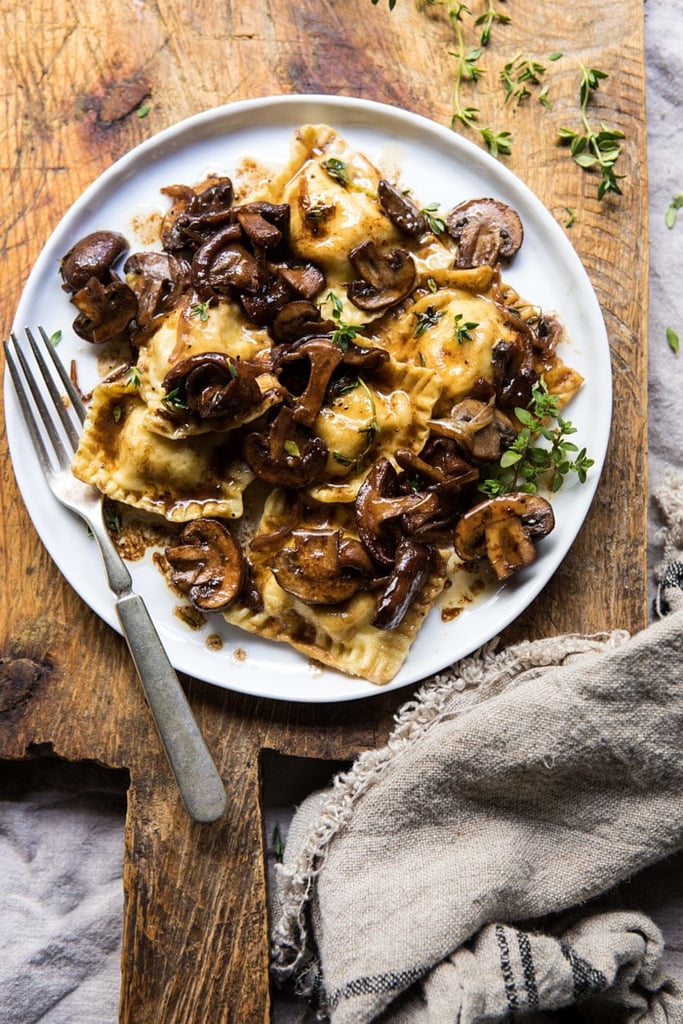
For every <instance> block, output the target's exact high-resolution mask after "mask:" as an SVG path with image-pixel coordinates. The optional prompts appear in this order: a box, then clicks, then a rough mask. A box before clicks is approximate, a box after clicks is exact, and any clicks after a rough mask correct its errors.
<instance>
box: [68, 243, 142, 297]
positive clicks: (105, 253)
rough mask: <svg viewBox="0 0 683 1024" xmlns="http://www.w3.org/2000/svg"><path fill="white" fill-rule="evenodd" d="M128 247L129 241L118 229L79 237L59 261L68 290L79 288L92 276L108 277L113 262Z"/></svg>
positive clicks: (73, 290)
mask: <svg viewBox="0 0 683 1024" xmlns="http://www.w3.org/2000/svg"><path fill="white" fill-rule="evenodd" d="M127 249H128V241H127V240H126V238H124V236H123V235H121V234H119V232H118V231H93V232H91V233H90V234H89V235H85V237H84V238H81V239H80V240H79V241H78V242H76V244H75V245H74V246H72V248H71V249H69V251H68V252H67V254H66V256H63V257H62V260H61V262H60V267H59V269H60V273H61V275H62V279H63V281H64V290H65V291H67V292H71V293H72V294H73V293H74V292H77V291H79V289H81V288H83V287H85V285H86V284H87V283H88V281H89V280H90V278H91V277H95V278H97V280H98V281H103V282H104V281H108V280H109V278H110V271H111V268H112V266H113V264H114V263H115V262H116V260H117V259H118V258H119V256H122V255H123V253H124V252H126V250H127Z"/></svg>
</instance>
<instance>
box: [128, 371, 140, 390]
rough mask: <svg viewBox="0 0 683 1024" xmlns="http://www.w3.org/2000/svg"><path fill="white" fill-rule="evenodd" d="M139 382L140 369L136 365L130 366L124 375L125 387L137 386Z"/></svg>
mask: <svg viewBox="0 0 683 1024" xmlns="http://www.w3.org/2000/svg"><path fill="white" fill-rule="evenodd" d="M140 382H141V377H140V370H139V368H138V367H137V366H131V368H130V370H129V371H128V376H127V377H126V387H128V388H139V387H140Z"/></svg>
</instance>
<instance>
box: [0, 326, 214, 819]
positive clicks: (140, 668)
mask: <svg viewBox="0 0 683 1024" xmlns="http://www.w3.org/2000/svg"><path fill="white" fill-rule="evenodd" d="M38 330H39V332H40V336H41V338H42V341H43V344H42V345H40V344H39V343H38V342H37V341H36V339H35V337H34V335H33V334H32V332H31V331H30V330H29V328H26V337H27V340H28V343H29V345H30V348H31V350H32V352H33V356H34V358H35V363H36V366H37V367H38V369H39V370H40V375H41V376H42V378H43V381H44V384H45V387H41V385H40V383H39V381H38V379H37V378H36V376H35V375H34V371H33V369H32V368H31V364H30V361H29V359H28V358H27V353H26V352H25V350H24V348H23V347H22V346H21V345H20V344H19V343H18V342H17V338H16V335H15V334H12V335H11V337H10V339H8V340H6V341H4V342H3V347H4V350H5V358H6V360H7V367H8V369H9V372H10V376H11V378H12V382H13V384H14V389H15V392H16V395H17V399H18V402H19V406H20V408H21V411H22V414H23V417H24V421H25V423H26V428H27V430H28V433H29V436H30V438H31V441H32V442H33V446H34V448H35V451H36V455H37V457H38V461H39V462H40V465H41V468H42V470H43V472H44V474H45V478H46V480H47V483H48V486H49V488H50V490H51V491H52V493H53V494H54V496H55V497H56V498H57V500H58V501H59V502H61V504H62V505H64V506H65V508H68V509H70V510H71V511H72V512H75V513H76V514H77V515H79V516H80V517H81V519H83V520H84V521H85V523H87V525H88V526H89V528H90V530H91V531H92V534H93V536H94V537H95V540H96V541H97V544H98V546H99V550H100V553H101V555H102V560H103V562H104V567H105V571H106V574H107V581H108V584H109V587H110V589H111V590H112V592H113V594H114V595H115V598H116V612H117V615H118V618H119V622H120V623H121V629H122V631H123V635H124V637H125V639H126V642H127V644H128V648H129V650H130V653H131V655H132V658H133V661H134V663H135V667H136V669H137V672H138V675H139V677H140V681H141V683H142V686H143V689H144V692H145V696H146V698H147V702H148V704H149V707H150V710H151V712H152V716H153V718H154V721H155V724H156V727H157V730H158V732H159V736H160V738H161V742H162V744H163V746H164V749H165V751H166V756H167V757H168V760H169V763H170V765H171V768H172V770H173V773H174V775H175V778H176V781H177V783H178V788H179V790H180V795H181V797H182V800H183V803H184V804H185V807H186V809H187V812H188V814H189V815H190V816H191V817H192V818H193V819H194V820H195V821H201V822H210V821H216V820H217V819H218V818H220V817H221V816H222V814H223V812H224V811H225V806H226V794H225V789H224V787H223V783H222V781H221V778H220V775H219V774H218V770H217V768H216V766H215V764H214V762H213V760H212V758H211V754H210V753H209V749H208V747H207V745H206V742H205V740H204V737H203V736H202V734H201V732H200V730H199V727H198V725H197V723H196V721H195V719H194V716H193V714H192V710H191V708H190V705H189V704H188V701H187V698H186V696H185V693H184V692H183V689H182V687H181V685H180V681H179V679H178V676H177V675H176V673H175V670H174V669H173V666H172V665H171V663H170V661H169V659H168V656H167V654H166V652H165V650H164V648H163V646H162V643H161V640H160V638H159V634H158V633H157V631H156V628H155V626H154V623H153V622H152V619H151V617H150V615H149V612H148V610H147V607H146V605H145V603H144V601H143V600H142V598H141V597H140V596H139V595H138V594H136V593H134V592H133V590H132V586H131V583H132V581H131V576H130V573H129V571H128V569H127V568H126V565H125V563H124V562H123V559H122V558H121V556H120V555H119V553H118V551H117V550H116V546H115V545H114V543H113V541H112V539H111V536H110V534H109V531H108V530H107V527H106V525H105V522H104V517H103V500H102V495H101V494H100V493H99V492H98V491H97V490H96V489H95V488H94V487H90V486H89V485H88V484H84V483H81V481H80V480H77V479H76V477H75V476H74V475H73V474H72V472H71V456H72V455H73V452H74V451H75V450H76V448H77V446H78V440H79V435H80V428H81V427H82V425H83V422H84V419H85V408H84V405H83V402H82V401H81V398H80V396H79V394H78V392H77V390H76V388H75V387H74V385H73V383H72V382H71V380H70V378H69V375H68V374H67V372H66V370H65V368H64V366H63V365H62V362H61V360H60V359H59V357H58V356H57V355H56V353H55V351H54V346H53V345H52V344H50V339H49V338H48V336H47V334H46V332H45V331H44V330H43V328H42V327H39V328H38ZM46 353H47V354H49V359H48V358H46ZM56 379H58V380H59V382H60V385H61V388H63V391H65V392H66V396H67V397H68V402H65V401H64V393H63V391H60V388H59V387H58V386H57V383H56ZM46 393H47V394H49V396H50V402H49V404H48V402H47V401H46ZM29 396H30V398H29ZM71 411H72V412H73V414H74V415H73V416H72V415H71ZM36 413H37V415H36ZM74 416H75V418H76V419H77V420H78V427H77V426H76V425H75V423H74ZM39 420H40V421H42V425H43V428H44V429H43V430H41V428H40V424H39ZM58 421H59V423H60V424H61V431H60V428H59V426H58ZM63 437H64V438H66V440H67V444H68V445H69V446H70V448H71V452H69V450H68V448H67V445H66V444H65V443H64V441H63V439H62V438H63ZM48 442H49V446H48ZM50 448H51V450H50Z"/></svg>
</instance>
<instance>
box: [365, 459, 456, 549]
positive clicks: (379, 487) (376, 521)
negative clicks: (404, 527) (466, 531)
mask: <svg viewBox="0 0 683 1024" xmlns="http://www.w3.org/2000/svg"><path fill="white" fill-rule="evenodd" d="M418 509H419V510H420V511H423V512H424V511H426V510H428V509H429V510H433V511H436V510H437V509H438V498H437V497H436V496H435V495H433V494H401V493H400V492H399V487H398V474H397V472H396V470H395V469H394V467H393V465H392V464H391V462H389V460H388V459H379V460H378V461H377V462H376V463H375V464H374V466H373V467H372V468H371V470H370V472H369V473H368V474H367V476H366V478H365V480H364V481H363V483H362V484H361V486H360V490H359V491H358V496H357V498H356V506H355V514H356V526H357V529H358V536H359V537H360V539H361V541H362V542H363V544H364V545H365V547H366V548H367V550H368V551H369V552H370V554H371V555H372V557H373V558H374V559H375V561H376V562H377V564H378V565H382V566H384V567H385V568H390V567H391V566H393V564H394V560H395V557H396V548H397V545H398V543H399V541H400V540H401V537H402V532H401V528H400V523H399V522H398V520H399V518H400V517H401V516H403V515H406V514H407V513H409V512H415V511H416V510H418Z"/></svg>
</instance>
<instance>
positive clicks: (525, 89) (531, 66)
mask: <svg viewBox="0 0 683 1024" xmlns="http://www.w3.org/2000/svg"><path fill="white" fill-rule="evenodd" d="M545 71H546V67H545V64H541V63H539V61H537V60H534V59H533V58H532V57H523V56H522V54H521V53H518V54H517V56H516V57H513V59H512V60H511V61H509V62H508V63H507V64H505V66H504V67H503V70H502V71H501V73H500V78H501V81H502V83H503V89H504V90H505V101H504V102H505V103H507V102H508V101H509V100H511V99H512V100H516V101H517V105H518V106H519V104H520V103H523V102H524V101H525V100H528V99H529V97H530V96H531V89H530V86H540V84H541V79H542V77H543V75H544V74H545ZM538 98H539V100H540V101H541V102H542V103H543V104H544V105H545V106H549V105H550V104H549V100H548V91H547V87H546V88H545V89H543V90H542V91H541V92H540V93H539V97H538Z"/></svg>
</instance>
